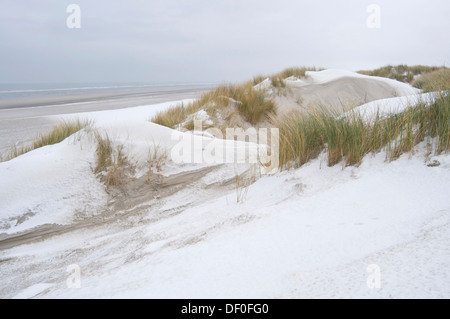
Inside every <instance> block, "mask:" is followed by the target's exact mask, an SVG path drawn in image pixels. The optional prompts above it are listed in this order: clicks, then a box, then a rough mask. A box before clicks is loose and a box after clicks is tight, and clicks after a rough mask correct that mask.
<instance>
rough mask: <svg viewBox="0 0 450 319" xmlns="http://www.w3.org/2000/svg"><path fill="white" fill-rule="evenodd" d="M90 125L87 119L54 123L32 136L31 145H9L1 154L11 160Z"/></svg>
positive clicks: (55, 142)
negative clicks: (6, 152) (6, 150)
mask: <svg viewBox="0 0 450 319" xmlns="http://www.w3.org/2000/svg"><path fill="white" fill-rule="evenodd" d="M90 126H92V122H91V121H88V120H80V119H78V120H73V121H64V122H61V123H59V124H57V125H55V126H54V127H53V128H52V129H51V130H50V131H49V132H48V133H46V134H41V135H38V136H36V137H35V138H34V140H33V142H32V143H31V145H19V146H18V145H15V146H13V147H11V150H10V151H9V154H7V155H6V156H3V160H4V161H8V160H11V159H13V158H16V157H18V156H20V155H23V154H25V153H28V152H31V151H32V150H35V149H38V148H41V147H44V146H47V145H53V144H57V143H60V142H62V141H63V140H65V139H66V138H68V137H69V136H71V135H73V134H75V133H76V132H78V131H80V130H82V129H84V128H86V127H90Z"/></svg>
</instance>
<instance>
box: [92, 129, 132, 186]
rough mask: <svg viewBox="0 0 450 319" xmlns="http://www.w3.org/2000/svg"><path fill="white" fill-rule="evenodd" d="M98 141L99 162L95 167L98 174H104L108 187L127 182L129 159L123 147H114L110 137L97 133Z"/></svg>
mask: <svg viewBox="0 0 450 319" xmlns="http://www.w3.org/2000/svg"><path fill="white" fill-rule="evenodd" d="M95 139H96V141H97V149H96V154H97V161H96V167H95V173H96V174H102V176H101V178H102V180H103V182H104V183H105V185H106V186H107V187H110V186H119V185H122V184H124V183H125V182H126V179H127V178H126V177H127V176H126V168H127V166H128V158H127V156H125V154H124V151H123V146H122V145H119V146H117V147H115V148H114V147H113V145H112V142H111V139H110V138H109V136H108V135H105V136H102V134H100V133H98V132H96V133H95Z"/></svg>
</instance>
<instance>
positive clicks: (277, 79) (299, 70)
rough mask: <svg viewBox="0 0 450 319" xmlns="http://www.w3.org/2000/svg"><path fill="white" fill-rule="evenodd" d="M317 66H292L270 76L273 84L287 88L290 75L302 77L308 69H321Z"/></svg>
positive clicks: (276, 86) (280, 87) (279, 87)
mask: <svg viewBox="0 0 450 319" xmlns="http://www.w3.org/2000/svg"><path fill="white" fill-rule="evenodd" d="M320 70H321V69H318V68H316V67H312V68H311V67H291V68H287V69H284V70H283V71H281V72H279V73H276V74H273V75H271V76H269V78H270V80H271V81H272V85H273V86H274V87H275V88H278V89H284V88H286V81H285V80H286V79H287V78H290V77H296V78H302V77H304V76H305V75H306V72H307V71H320Z"/></svg>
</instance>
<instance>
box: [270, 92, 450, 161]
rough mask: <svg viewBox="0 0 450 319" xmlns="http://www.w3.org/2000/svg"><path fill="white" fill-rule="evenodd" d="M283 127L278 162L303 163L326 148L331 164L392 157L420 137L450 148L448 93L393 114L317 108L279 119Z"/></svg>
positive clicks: (437, 150) (411, 147)
mask: <svg viewBox="0 0 450 319" xmlns="http://www.w3.org/2000/svg"><path fill="white" fill-rule="evenodd" d="M273 122H274V123H273V124H274V125H275V126H277V127H279V129H280V166H281V167H282V168H291V167H299V166H301V165H303V164H305V163H306V162H308V161H309V160H311V159H314V158H317V157H318V155H319V154H320V153H321V152H323V151H324V150H325V151H326V153H327V155H328V165H330V166H333V165H336V164H337V163H340V162H343V163H344V164H345V165H359V164H360V163H361V161H362V159H363V158H364V156H366V155H367V154H370V153H377V152H380V151H382V150H385V151H386V160H388V161H392V160H395V159H397V158H398V157H399V156H400V155H402V154H404V153H407V152H411V153H414V147H415V146H416V145H417V144H419V143H420V142H422V141H424V140H426V139H428V141H429V142H430V143H431V141H434V150H435V153H436V154H441V153H443V152H449V151H450V129H449V124H450V96H449V94H442V95H441V96H440V97H439V98H438V99H437V100H436V102H435V103H434V104H432V105H431V106H426V105H424V104H421V105H418V106H416V107H410V108H408V109H407V110H406V111H404V112H402V113H400V114H396V115H393V116H391V117H389V118H381V117H380V116H377V117H376V118H375V119H373V120H372V121H367V120H366V119H364V118H363V116H362V115H360V114H358V113H350V115H349V116H347V117H345V118H342V117H339V116H338V115H337V114H333V113H332V112H329V111H326V110H323V109H319V110H315V111H313V112H310V113H309V114H300V113H298V114H290V115H289V116H288V117H285V118H281V119H275V120H274V121H273Z"/></svg>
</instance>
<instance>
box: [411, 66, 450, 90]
mask: <svg viewBox="0 0 450 319" xmlns="http://www.w3.org/2000/svg"><path fill="white" fill-rule="evenodd" d="M412 85H414V86H415V87H417V88H419V89H422V90H424V92H440V91H445V90H450V69H447V68H445V69H440V70H437V71H434V72H431V73H427V74H424V75H422V76H420V77H418V78H417V79H415V80H414V81H413V82H412Z"/></svg>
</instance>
